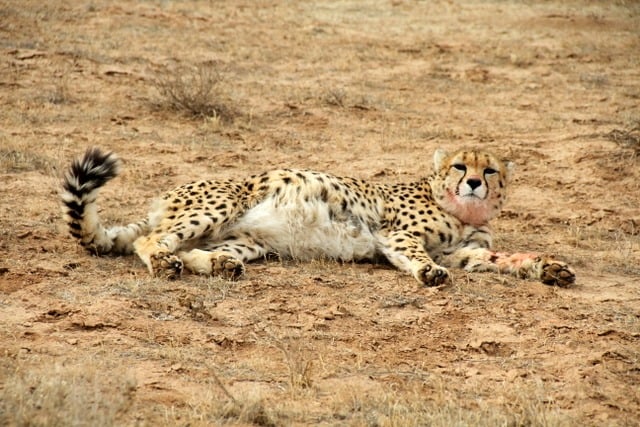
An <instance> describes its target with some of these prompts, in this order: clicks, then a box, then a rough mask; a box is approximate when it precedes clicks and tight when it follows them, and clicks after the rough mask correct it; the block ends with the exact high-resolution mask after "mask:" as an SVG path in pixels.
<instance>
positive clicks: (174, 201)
mask: <svg viewBox="0 0 640 427" xmlns="http://www.w3.org/2000/svg"><path fill="white" fill-rule="evenodd" d="M172 203H175V204H179V203H182V200H181V199H179V198H177V197H176V198H175V199H173V202H172Z"/></svg>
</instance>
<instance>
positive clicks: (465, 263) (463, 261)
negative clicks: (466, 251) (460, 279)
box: [460, 257, 469, 268]
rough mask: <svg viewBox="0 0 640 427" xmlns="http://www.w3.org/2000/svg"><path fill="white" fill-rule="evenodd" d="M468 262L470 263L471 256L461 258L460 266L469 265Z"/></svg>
mask: <svg viewBox="0 0 640 427" xmlns="http://www.w3.org/2000/svg"><path fill="white" fill-rule="evenodd" d="M467 264H469V258H468V257H466V258H462V259H461V260H460V268H465V267H466V266H467Z"/></svg>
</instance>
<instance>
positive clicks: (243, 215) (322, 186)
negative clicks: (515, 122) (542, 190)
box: [62, 148, 575, 286]
mask: <svg viewBox="0 0 640 427" xmlns="http://www.w3.org/2000/svg"><path fill="white" fill-rule="evenodd" d="M119 165H120V161H119V160H118V159H117V157H116V156H115V155H114V154H112V153H104V152H102V151H101V150H99V149H97V148H91V149H89V150H88V151H87V152H86V153H85V155H84V156H83V157H82V158H81V159H78V160H76V161H74V162H73V163H72V165H71V167H70V168H69V170H68V172H67V174H66V176H65V179H64V183H63V190H62V201H63V204H64V206H65V216H66V220H67V223H68V225H69V229H70V231H71V235H72V236H73V237H75V238H76V239H77V240H78V242H79V243H80V244H81V245H82V246H84V247H85V248H87V249H88V250H89V251H90V252H92V253H95V254H129V253H132V252H135V253H136V254H137V255H138V256H139V257H140V259H142V261H143V262H144V263H145V265H146V266H147V268H148V269H149V272H150V273H151V274H154V275H160V276H164V277H167V278H170V279H175V278H177V277H179V276H180V275H181V274H182V272H183V269H184V268H186V269H188V270H190V271H192V272H194V273H198V274H206V275H220V276H223V277H226V278H230V279H236V278H238V277H239V276H241V275H242V274H243V273H244V272H245V263H246V262H248V261H251V260H255V259H259V258H263V257H265V256H267V255H268V254H270V253H276V254H278V255H279V256H281V257H290V258H295V259H299V260H308V259H314V258H331V259H336V260H342V261H351V260H369V259H376V258H379V257H380V255H382V256H384V257H385V258H386V259H387V260H388V261H389V262H390V263H391V264H393V265H395V266H396V267H397V268H398V269H400V270H402V271H406V272H408V273H410V274H411V275H413V277H414V278H415V279H416V280H417V281H418V282H420V283H421V284H424V285H428V286H435V285H440V284H442V283H444V282H446V281H448V280H449V278H450V275H449V272H448V270H447V267H454V268H462V269H464V270H466V271H470V272H473V271H493V272H502V273H509V274H513V275H516V276H518V277H523V278H530V279H537V280H540V281H542V282H544V283H547V284H553V285H567V284H570V283H573V281H574V279H575V274H574V272H573V270H572V269H571V268H570V267H569V266H567V265H566V264H565V263H563V262H561V261H558V260H556V259H553V258H552V257H549V256H545V255H540V254H529V253H525V254H506V253H503V252H496V251H494V250H492V249H491V230H490V228H489V226H488V223H489V221H490V220H491V219H492V218H494V217H495V216H497V215H498V214H499V212H500V209H501V208H502V204H503V203H504V200H505V196H506V189H507V185H508V182H509V178H510V174H511V170H512V164H511V163H509V162H503V161H501V160H499V159H498V158H496V157H495V156H494V155H492V154H489V153H486V152H482V151H475V150H462V151H457V152H455V153H453V154H449V153H447V152H446V151H444V150H437V151H436V153H435V155H434V173H433V174H432V175H431V176H429V177H428V178H425V179H422V180H419V181H416V182H411V183H398V184H379V183H372V182H368V181H364V180H359V179H354V178H346V177H337V176H334V175H330V174H327V173H322V172H314V171H308V170H294V169H282V170H275V171H270V172H265V173H262V174H259V175H253V176H250V177H248V178H246V179H244V180H238V181H232V180H226V181H225V180H217V181H197V182H193V183H190V184H186V185H183V186H181V187H178V188H176V189H174V190H171V191H169V192H168V193H166V194H164V195H163V196H162V197H161V198H159V199H157V200H156V201H155V202H154V203H153V205H152V208H151V211H150V213H149V215H148V217H147V218H146V219H144V220H142V221H139V222H137V223H133V224H129V225H126V226H117V227H110V228H106V227H104V226H103V225H102V224H101V222H100V219H99V217H98V208H97V204H96V198H97V193H98V190H99V189H100V187H101V186H103V185H104V184H106V182H107V181H109V180H110V179H112V178H114V177H115V176H116V175H117V173H118V169H119Z"/></svg>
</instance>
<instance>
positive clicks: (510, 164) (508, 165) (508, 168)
mask: <svg viewBox="0 0 640 427" xmlns="http://www.w3.org/2000/svg"><path fill="white" fill-rule="evenodd" d="M504 165H505V168H506V173H505V179H506V181H507V182H509V181H511V178H512V177H513V172H514V171H515V170H516V164H515V163H513V162H505V164H504Z"/></svg>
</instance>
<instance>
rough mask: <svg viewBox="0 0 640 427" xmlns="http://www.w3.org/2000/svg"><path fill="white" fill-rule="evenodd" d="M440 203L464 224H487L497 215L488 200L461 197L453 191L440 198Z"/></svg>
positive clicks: (476, 225) (478, 225)
mask: <svg viewBox="0 0 640 427" xmlns="http://www.w3.org/2000/svg"><path fill="white" fill-rule="evenodd" d="M438 204H439V205H440V207H441V208H442V209H444V210H445V211H446V212H448V213H449V214H451V215H453V216H455V217H456V218H457V219H458V220H459V221H460V222H462V223H463V224H468V225H473V226H475V227H480V226H483V225H486V224H487V223H488V222H489V221H490V220H491V219H492V218H493V217H494V216H495V215H496V212H495V211H494V209H493V208H492V206H491V203H490V202H489V201H488V200H486V199H478V198H469V197H460V196H458V195H456V194H454V193H452V192H451V191H446V192H445V194H444V196H443V197H441V198H438Z"/></svg>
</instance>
